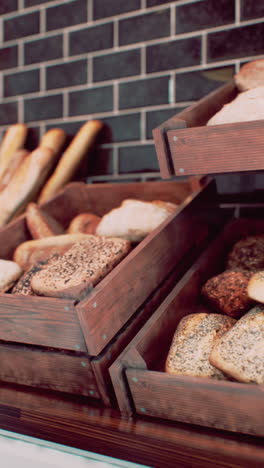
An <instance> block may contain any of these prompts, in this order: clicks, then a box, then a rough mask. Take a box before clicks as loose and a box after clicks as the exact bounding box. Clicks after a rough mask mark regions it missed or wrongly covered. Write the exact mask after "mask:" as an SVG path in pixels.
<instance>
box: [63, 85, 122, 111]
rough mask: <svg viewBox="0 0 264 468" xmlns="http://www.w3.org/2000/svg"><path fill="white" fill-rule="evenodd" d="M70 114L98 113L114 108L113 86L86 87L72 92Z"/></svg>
mask: <svg viewBox="0 0 264 468" xmlns="http://www.w3.org/2000/svg"><path fill="white" fill-rule="evenodd" d="M69 98H70V104H69V106H70V115H82V114H96V113H98V112H108V111H111V110H113V88H112V86H103V87H101V88H93V89H85V90H83V91H74V92H72V93H70V95H69Z"/></svg>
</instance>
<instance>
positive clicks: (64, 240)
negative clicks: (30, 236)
mask: <svg viewBox="0 0 264 468" xmlns="http://www.w3.org/2000/svg"><path fill="white" fill-rule="evenodd" d="M87 235H88V234H62V235H61V236H51V237H43V238H42V239H34V240H30V241H26V242H23V243H22V244H20V245H19V246H18V247H17V248H16V250H15V252H14V256H13V260H14V261H15V262H16V263H18V265H20V266H21V268H23V270H28V269H29V268H31V266H33V265H35V264H36V263H38V262H41V261H43V260H47V259H48V258H49V257H51V256H52V255H57V254H59V255H62V254H63V253H64V252H66V250H68V249H69V248H70V247H72V246H73V245H74V244H76V243H77V242H81V241H83V240H85V239H87Z"/></svg>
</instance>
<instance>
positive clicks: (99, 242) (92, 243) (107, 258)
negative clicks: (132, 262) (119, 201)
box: [31, 234, 130, 300]
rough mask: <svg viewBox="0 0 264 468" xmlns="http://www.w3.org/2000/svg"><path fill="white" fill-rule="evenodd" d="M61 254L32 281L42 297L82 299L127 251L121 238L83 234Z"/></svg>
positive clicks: (125, 244) (33, 287)
mask: <svg viewBox="0 0 264 468" xmlns="http://www.w3.org/2000/svg"><path fill="white" fill-rule="evenodd" d="M86 236H87V240H84V241H82V242H80V243H78V244H76V245H74V246H73V247H71V248H70V249H69V250H68V251H67V252H66V253H65V254H64V255H63V256H62V257H60V258H59V259H58V260H57V261H55V262H54V263H52V264H51V265H50V266H49V267H48V268H46V269H45V270H42V271H40V272H39V273H37V274H36V275H35V276H34V278H33V279H32V281H31V286H32V289H33V291H34V292H36V293H37V294H40V295H43V296H50V297H63V298H68V299H77V300H80V299H82V298H83V297H84V296H85V295H86V294H87V293H88V292H89V291H90V290H91V288H92V287H93V286H95V285H96V284H97V283H98V282H99V281H100V280H101V279H102V278H103V277H104V276H106V275H107V273H109V271H111V270H112V268H113V267H114V266H115V265H116V264H117V263H118V262H119V261H120V260H121V259H122V258H123V257H124V256H125V255H126V254H127V253H128V252H129V250H130V243H129V242H128V241H125V240H123V239H115V238H104V237H102V238H101V237H97V236H93V235H92V234H91V235H89V234H86Z"/></svg>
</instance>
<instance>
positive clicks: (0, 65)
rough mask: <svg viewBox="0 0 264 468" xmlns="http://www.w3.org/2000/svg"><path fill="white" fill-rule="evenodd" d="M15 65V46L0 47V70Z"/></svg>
mask: <svg viewBox="0 0 264 468" xmlns="http://www.w3.org/2000/svg"><path fill="white" fill-rule="evenodd" d="M16 66H17V46H12V47H3V48H2V49H0V70H5V69H6V68H13V67H16Z"/></svg>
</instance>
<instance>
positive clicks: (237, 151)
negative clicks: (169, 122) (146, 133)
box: [167, 120, 264, 175]
mask: <svg viewBox="0 0 264 468" xmlns="http://www.w3.org/2000/svg"><path fill="white" fill-rule="evenodd" d="M263 130H264V121H263V120H256V121H253V122H240V123H232V124H224V125H215V126H208V127H197V128H188V129H183V130H171V131H168V132H167V137H168V142H169V147H170V151H171V157H172V160H173V167H174V171H175V174H176V175H190V174H199V173H201V172H203V173H206V174H216V173H223V172H242V171H254V170H259V169H264V157H263V153H264V139H263Z"/></svg>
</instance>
